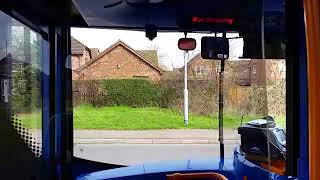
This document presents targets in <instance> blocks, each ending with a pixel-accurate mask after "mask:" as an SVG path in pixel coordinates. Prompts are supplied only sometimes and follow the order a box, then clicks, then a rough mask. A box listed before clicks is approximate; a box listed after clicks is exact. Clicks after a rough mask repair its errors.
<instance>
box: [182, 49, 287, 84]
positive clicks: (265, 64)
mask: <svg viewBox="0 0 320 180" xmlns="http://www.w3.org/2000/svg"><path fill="white" fill-rule="evenodd" d="M187 66H188V78H189V79H199V80H213V79H215V80H217V79H218V77H219V71H220V61H216V60H209V59H203V58H202V57H201V55H200V54H197V55H196V56H194V57H193V58H192V59H191V60H190V61H189V62H188V64H187ZM183 71H184V67H182V68H180V72H183ZM225 77H226V78H229V79H232V83H233V84H234V85H237V86H252V85H256V86H263V85H265V84H266V80H280V79H284V78H285V60H267V61H264V60H238V61H226V65H225Z"/></svg>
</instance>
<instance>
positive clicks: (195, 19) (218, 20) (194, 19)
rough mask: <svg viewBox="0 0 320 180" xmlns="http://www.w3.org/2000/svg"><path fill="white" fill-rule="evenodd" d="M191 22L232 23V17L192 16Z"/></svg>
mask: <svg viewBox="0 0 320 180" xmlns="http://www.w3.org/2000/svg"><path fill="white" fill-rule="evenodd" d="M192 22H193V23H206V24H228V25H232V24H233V23H234V19H233V18H212V17H196V16H194V17H192Z"/></svg>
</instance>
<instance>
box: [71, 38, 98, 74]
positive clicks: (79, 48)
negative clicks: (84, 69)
mask: <svg viewBox="0 0 320 180" xmlns="http://www.w3.org/2000/svg"><path fill="white" fill-rule="evenodd" d="M98 54H99V49H98V48H91V49H90V48H88V47H87V46H85V45H84V44H82V43H81V42H80V41H78V40H77V39H76V38H74V37H72V36H71V55H72V56H71V64H72V70H75V69H77V68H79V67H80V66H82V65H84V64H85V63H86V62H88V61H89V60H90V59H92V58H94V57H96V56H98Z"/></svg>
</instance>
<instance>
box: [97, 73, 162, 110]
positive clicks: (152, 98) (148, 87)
mask: <svg viewBox="0 0 320 180" xmlns="http://www.w3.org/2000/svg"><path fill="white" fill-rule="evenodd" d="M101 83H102V87H103V89H104V90H105V95H104V96H105V97H104V101H105V105H108V106H110V105H118V106H120V105H121V106H129V107H147V106H161V102H162V98H163V93H162V90H161V89H160V87H159V85H158V84H154V83H152V82H150V81H148V80H144V79H108V80H102V81H101Z"/></svg>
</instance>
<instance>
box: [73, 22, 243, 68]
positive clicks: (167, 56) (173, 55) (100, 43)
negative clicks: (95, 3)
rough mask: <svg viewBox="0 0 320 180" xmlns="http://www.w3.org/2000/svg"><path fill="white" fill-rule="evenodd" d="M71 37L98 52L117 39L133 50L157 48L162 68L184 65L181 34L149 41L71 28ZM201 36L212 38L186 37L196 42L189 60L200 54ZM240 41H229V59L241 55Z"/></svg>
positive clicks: (137, 34) (114, 32)
mask: <svg viewBox="0 0 320 180" xmlns="http://www.w3.org/2000/svg"><path fill="white" fill-rule="evenodd" d="M71 35H72V36H73V37H75V38H76V39H77V40H79V41H80V42H82V43H83V44H84V45H86V46H87V47H89V48H99V50H100V52H101V51H103V50H104V49H106V48H108V47H109V46H110V45H112V44H113V43H115V42H116V41H118V40H119V39H120V40H122V41H123V42H125V43H126V44H127V45H129V46H130V47H132V48H133V49H135V50H144V49H154V47H157V50H158V56H159V57H160V59H159V63H160V64H161V65H162V66H166V67H168V68H170V69H171V68H172V66H174V67H175V68H177V67H182V66H183V63H184V56H183V51H181V50H179V49H178V46H177V43H178V40H179V38H182V37H184V34H183V33H158V35H157V37H156V38H155V39H154V40H153V41H150V40H149V39H148V38H146V37H145V33H144V32H140V31H124V30H107V29H87V28H72V29H71ZM202 36H212V35H211V34H200V33H189V34H188V37H192V38H195V39H196V40H197V48H196V49H195V50H194V51H193V52H190V54H189V55H190V58H192V56H194V55H196V54H197V53H199V52H200V44H201V37H202ZM237 36H238V34H237V33H233V34H227V37H237ZM242 47H243V41H242V39H232V40H230V51H231V52H230V57H231V58H230V59H236V58H237V57H240V56H241V55H242Z"/></svg>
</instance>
